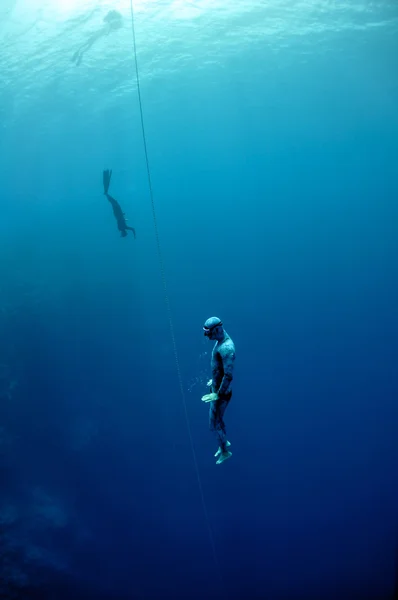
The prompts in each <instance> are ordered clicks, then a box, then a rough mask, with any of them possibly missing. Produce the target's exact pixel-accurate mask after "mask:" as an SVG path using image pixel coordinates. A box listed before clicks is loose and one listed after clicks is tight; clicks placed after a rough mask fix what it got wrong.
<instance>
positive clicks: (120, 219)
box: [103, 169, 136, 238]
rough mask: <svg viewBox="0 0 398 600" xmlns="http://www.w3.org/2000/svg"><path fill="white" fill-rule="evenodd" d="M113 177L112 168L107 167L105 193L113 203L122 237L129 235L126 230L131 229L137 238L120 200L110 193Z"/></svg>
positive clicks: (104, 177)
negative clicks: (128, 223) (128, 222)
mask: <svg viewBox="0 0 398 600" xmlns="http://www.w3.org/2000/svg"><path fill="white" fill-rule="evenodd" d="M111 177H112V169H110V170H108V169H106V170H105V171H104V172H103V182H104V194H105V196H106V197H107V198H108V200H109V202H110V203H111V205H112V209H113V214H114V215H115V217H116V221H117V226H118V229H119V231H120V232H121V234H122V237H125V236H126V235H127V232H126V230H129V231H132V232H133V235H134V238H135V237H136V235H135V229H134V228H133V227H129V226H128V225H127V223H126V218H125V214H124V212H123V211H122V209H121V207H120V204H119V202H118V201H117V200H115V198H112V196H111V195H110V194H108V190H109V185H110V182H111Z"/></svg>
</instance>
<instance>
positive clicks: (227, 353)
mask: <svg viewBox="0 0 398 600" xmlns="http://www.w3.org/2000/svg"><path fill="white" fill-rule="evenodd" d="M219 352H220V356H221V360H222V364H223V369H224V377H223V378H222V381H221V385H220V387H219V388H218V390H217V395H218V396H225V394H229V393H230V391H231V383H232V379H233V376H234V363H235V347H234V345H233V343H232V342H231V341H229V342H227V343H225V344H223V345H222V346H221V348H220V350H219Z"/></svg>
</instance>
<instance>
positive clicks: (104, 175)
mask: <svg viewBox="0 0 398 600" xmlns="http://www.w3.org/2000/svg"><path fill="white" fill-rule="evenodd" d="M111 177H112V169H105V170H104V171H103V173H102V179H103V182H104V194H107V193H108V190H109V185H110V183H111Z"/></svg>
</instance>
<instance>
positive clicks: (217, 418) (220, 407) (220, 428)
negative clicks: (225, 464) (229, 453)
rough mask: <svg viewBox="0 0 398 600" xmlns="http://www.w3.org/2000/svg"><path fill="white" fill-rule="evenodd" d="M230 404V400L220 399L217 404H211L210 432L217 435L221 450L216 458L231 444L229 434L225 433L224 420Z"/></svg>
mask: <svg viewBox="0 0 398 600" xmlns="http://www.w3.org/2000/svg"><path fill="white" fill-rule="evenodd" d="M228 402H229V398H220V399H219V400H216V401H215V402H211V403H210V409H209V425H210V431H212V432H214V433H215V434H216V437H217V440H218V443H219V446H220V447H219V449H218V450H217V452H216V454H215V456H218V455H219V454H221V453H223V452H225V451H226V448H227V447H228V446H230V443H229V442H228V440H227V434H226V431H225V423H224V420H223V415H224V412H225V409H226V408H227V405H228Z"/></svg>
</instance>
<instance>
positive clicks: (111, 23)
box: [72, 10, 123, 67]
mask: <svg viewBox="0 0 398 600" xmlns="http://www.w3.org/2000/svg"><path fill="white" fill-rule="evenodd" d="M103 21H104V23H105V24H104V26H103V27H102V28H101V29H99V30H98V31H95V32H94V33H92V34H91V35H90V37H89V38H88V40H87V41H86V42H84V44H82V45H81V46H80V48H79V49H78V50H76V52H75V53H74V55H73V56H72V60H73V62H74V63H75V65H76V66H77V67H78V66H79V65H80V63H81V62H82V60H83V56H84V54H85V53H86V52H87V50H89V49H90V48H91V46H92V45H93V44H95V42H96V41H97V40H99V39H100V38H102V37H104V36H107V35H109V34H110V33H111V32H112V31H117V29H120V28H121V27H122V25H123V18H122V15H121V14H120V13H119V12H117V10H110V11H109V12H108V14H107V15H106V16H105V17H104V19H103Z"/></svg>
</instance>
